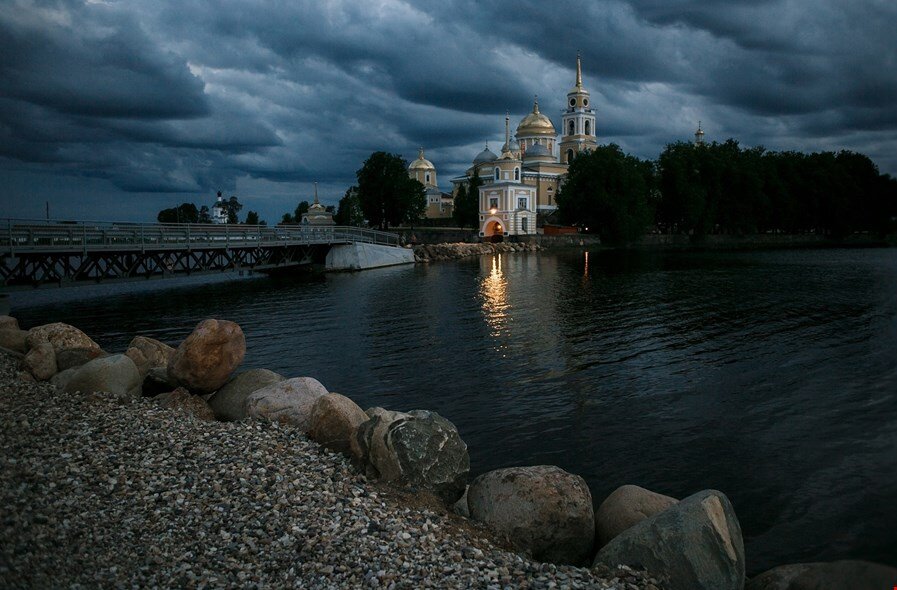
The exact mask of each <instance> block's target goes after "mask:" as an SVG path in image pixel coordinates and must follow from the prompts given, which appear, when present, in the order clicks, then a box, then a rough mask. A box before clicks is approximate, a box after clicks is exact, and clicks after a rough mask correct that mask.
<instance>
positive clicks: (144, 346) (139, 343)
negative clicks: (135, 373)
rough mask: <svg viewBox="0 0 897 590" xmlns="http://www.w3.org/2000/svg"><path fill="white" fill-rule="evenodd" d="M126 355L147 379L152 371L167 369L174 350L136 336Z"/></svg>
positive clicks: (156, 341) (157, 342)
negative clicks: (147, 375)
mask: <svg viewBox="0 0 897 590" xmlns="http://www.w3.org/2000/svg"><path fill="white" fill-rule="evenodd" d="M125 354H126V355H127V356H128V357H130V359H131V360H132V361H134V364H135V365H137V369H138V370H139V371H140V374H141V375H142V376H144V377H146V374H147V372H149V370H150V369H157V368H160V367H167V366H168V363H169V362H170V361H171V357H172V356H174V348H172V347H170V346H168V345H167V344H165V343H164V342H160V341H158V340H155V339H153V338H147V337H146V336H135V337H134V338H133V339H132V340H131V343H130V344H128V350H127V351H126V352H125Z"/></svg>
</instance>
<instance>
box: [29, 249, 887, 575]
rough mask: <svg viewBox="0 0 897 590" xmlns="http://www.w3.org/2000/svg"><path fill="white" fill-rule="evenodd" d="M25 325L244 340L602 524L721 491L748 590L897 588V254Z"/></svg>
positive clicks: (446, 285)
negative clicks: (791, 576)
mask: <svg viewBox="0 0 897 590" xmlns="http://www.w3.org/2000/svg"><path fill="white" fill-rule="evenodd" d="M148 287H151V288H149V289H148ZM11 302H12V306H13V313H14V314H15V315H17V316H18V317H19V318H20V320H21V321H22V323H23V324H24V325H25V326H32V325H36V324H40V323H45V322H50V321H65V322H69V323H72V324H74V325H76V326H78V327H80V328H82V329H84V330H85V331H86V332H88V333H89V334H90V335H91V336H93V337H94V338H95V339H96V340H97V341H98V342H100V343H101V344H102V345H103V346H104V347H105V348H106V349H107V350H110V351H121V350H123V349H124V347H125V346H126V345H127V343H128V342H129V341H130V339H131V337H133V336H134V335H137V334H144V335H148V336H153V337H156V338H159V339H161V340H163V341H169V342H172V343H176V342H177V341H179V340H180V339H182V338H183V337H184V336H185V335H186V334H187V333H189V332H190V330H191V329H192V327H193V326H194V325H195V324H196V323H197V322H198V321H199V320H201V319H203V318H206V317H217V318H224V319H230V320H234V321H236V322H238V323H239V324H240V325H241V326H242V327H243V330H244V331H245V333H246V337H247V346H248V352H247V356H246V361H245V365H246V366H247V367H266V368H270V369H272V370H275V371H278V372H280V373H283V374H284V375H286V376H290V377H293V376H301V375H308V376H313V377H316V378H318V379H319V380H320V381H321V382H323V383H324V384H325V385H326V386H327V388H328V389H330V390H331V391H337V392H340V393H343V394H346V395H348V396H350V397H352V398H353V399H355V400H356V401H357V402H358V403H359V404H360V405H361V406H362V407H365V408H366V407H370V406H373V405H380V406H384V407H387V408H390V409H399V410H410V409H415V408H424V409H432V410H436V411H437V412H439V413H440V414H442V415H443V416H445V417H447V418H448V419H450V420H451V421H452V422H454V423H455V425H457V427H458V429H459V431H460V432H461V435H462V437H463V438H464V440H465V441H466V442H467V444H468V446H469V448H470V456H471V464H472V471H473V475H476V474H478V473H482V472H483V471H486V470H489V469H494V468H498V467H506V466H511V465H526V464H544V463H549V464H555V465H559V466H561V467H563V468H564V469H567V470H568V471H571V472H573V473H577V474H580V475H582V476H583V477H584V478H585V479H586V480H587V481H588V483H589V485H590V487H591V489H592V493H593V496H594V498H595V501H596V504H597V503H599V502H600V501H601V500H602V499H603V498H604V497H606V495H607V494H609V493H610V492H611V491H613V490H614V489H615V488H616V487H617V486H619V485H622V484H627V483H632V484H638V485H641V486H644V487H647V488H649V489H652V490H655V491H658V492H662V493H665V494H669V495H672V496H676V497H680V498H681V497H684V496H687V495H689V494H691V493H694V492H696V491H698V490H701V489H705V488H716V489H719V490H722V491H723V492H725V493H726V494H727V495H728V496H729V498H730V499H731V500H732V502H733V504H734V505H735V509H736V512H737V514H738V516H739V519H740V521H741V525H742V528H743V530H744V535H745V545H746V551H747V556H748V571H749V572H750V573H756V572H759V571H762V570H764V569H767V568H769V567H772V566H774V565H778V564H781V563H789V562H796V561H813V560H833V559H842V558H848V557H856V558H864V559H871V560H876V561H881V562H885V563H889V564H891V565H897V504H895V498H897V250H894V249H890V250H884V249H883V250H802V251H774V252H750V253H678V254H677V253H621V252H590V253H581V252H575V253H564V254H554V253H552V254H546V253H542V254H510V255H503V256H495V257H482V258H473V259H467V260H462V261H458V262H448V263H435V264H431V265H416V266H406V267H396V268H389V269H381V270H375V271H367V272H363V273H355V274H334V275H329V276H326V277H324V278H318V279H316V280H308V279H306V280H282V279H281V280H271V279H267V278H262V279H251V280H242V281H231V282H226V283H222V282H218V283H209V284H201V285H200V284H195V281H194V284H189V281H188V284H182V283H174V282H171V283H166V282H165V281H158V282H152V283H141V284H136V285H135V284H131V285H124V286H112V287H107V286H104V287H99V288H98V287H86V288H80V289H68V290H56V291H52V290H48V291H33V292H17V293H14V294H13V296H12V300H11Z"/></svg>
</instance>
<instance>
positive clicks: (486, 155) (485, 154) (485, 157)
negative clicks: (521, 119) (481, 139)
mask: <svg viewBox="0 0 897 590" xmlns="http://www.w3.org/2000/svg"><path fill="white" fill-rule="evenodd" d="M497 159H498V156H496V155H495V154H494V153H493V152H492V150H490V149H489V145H488V144H486V147H485V149H483V151H481V152H480V153H479V154H477V157H476V158H474V159H473V163H474V164H485V163H486V162H494V161H495V160H497Z"/></svg>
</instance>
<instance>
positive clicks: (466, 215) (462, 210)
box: [452, 170, 483, 227]
mask: <svg viewBox="0 0 897 590" xmlns="http://www.w3.org/2000/svg"><path fill="white" fill-rule="evenodd" d="M481 186H483V179H482V178H480V172H479V170H477V171H476V172H475V174H474V175H473V176H472V177H468V179H467V182H466V183H465V184H462V185H461V186H460V187H459V188H458V192H457V194H456V195H455V207H454V210H453V211H452V215H453V216H454V218H455V222H456V223H457V224H458V226H459V227H477V226H478V225H479V222H480V187H481Z"/></svg>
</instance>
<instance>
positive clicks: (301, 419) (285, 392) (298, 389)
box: [243, 377, 328, 432]
mask: <svg viewBox="0 0 897 590" xmlns="http://www.w3.org/2000/svg"><path fill="white" fill-rule="evenodd" d="M327 393H328V391H327V389H326V388H325V387H324V386H323V385H321V383H320V382H319V381H318V380H317V379H312V378H311V377H294V378H293V379H287V380H285V381H280V382H278V383H272V384H271V385H267V386H265V387H262V388H261V389H257V390H255V391H253V392H252V393H250V394H249V395H248V396H246V401H245V402H244V404H243V408H244V412H245V413H246V416H247V417H249V418H261V419H263V420H270V421H272V422H283V423H285V424H292V425H293V426H298V427H299V429H300V430H302V431H304V432H308V428H309V426H311V408H312V406H314V403H315V400H316V399H318V398H319V397H321V396H322V395H326V394H327Z"/></svg>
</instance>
